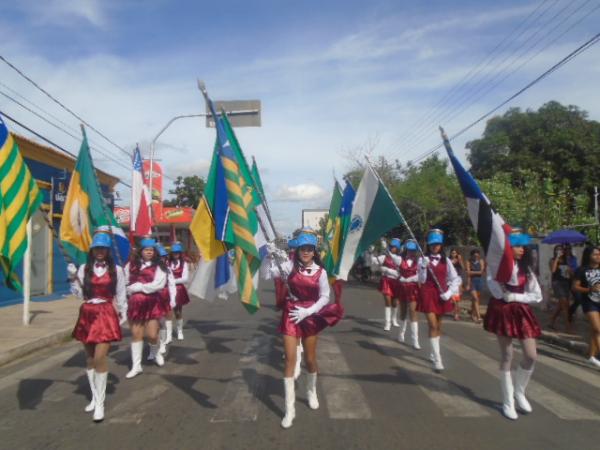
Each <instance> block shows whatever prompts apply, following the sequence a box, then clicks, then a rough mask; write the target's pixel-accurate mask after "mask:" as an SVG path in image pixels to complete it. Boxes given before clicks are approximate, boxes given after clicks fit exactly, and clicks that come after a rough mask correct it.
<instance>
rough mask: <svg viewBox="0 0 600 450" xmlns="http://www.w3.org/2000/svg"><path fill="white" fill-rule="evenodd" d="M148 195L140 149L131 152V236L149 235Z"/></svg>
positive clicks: (150, 230) (150, 223) (150, 224)
mask: <svg viewBox="0 0 600 450" xmlns="http://www.w3.org/2000/svg"><path fill="white" fill-rule="evenodd" d="M149 205H150V194H149V193H148V187H147V186H146V185H145V184H144V174H143V172H142V157H141V155H140V149H139V148H138V147H136V148H135V151H134V152H133V176H132V180H131V215H130V217H131V222H130V227H131V234H132V235H134V236H147V235H149V234H151V232H152V229H151V226H152V221H151V219H150V211H149V210H148V206H149Z"/></svg>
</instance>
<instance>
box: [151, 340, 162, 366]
mask: <svg viewBox="0 0 600 450" xmlns="http://www.w3.org/2000/svg"><path fill="white" fill-rule="evenodd" d="M159 350H160V344H150V354H149V355H148V360H154V362H155V363H156V365H157V366H159V367H162V366H164V365H165V359H164V357H163V355H162V354H161V353H160V352H159Z"/></svg>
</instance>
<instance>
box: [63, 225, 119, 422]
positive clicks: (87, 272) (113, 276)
mask: <svg viewBox="0 0 600 450" xmlns="http://www.w3.org/2000/svg"><path fill="white" fill-rule="evenodd" d="M111 241H112V240H111V237H110V235H109V234H107V233H96V234H95V235H94V237H93V239H92V244H91V246H90V251H89V254H88V259H87V262H86V263H85V264H82V265H81V266H80V267H79V269H77V268H76V267H75V265H74V264H72V263H71V264H69V265H68V266H67V272H68V273H69V279H70V281H71V292H72V293H73V294H74V295H76V296H77V297H79V298H81V299H83V301H84V302H83V303H82V305H81V308H80V310H79V318H78V319H77V323H76V324H75V328H74V329H73V337H74V338H75V339H77V340H78V341H80V342H81V343H82V344H83V346H84V349H85V353H86V374H87V378H88V381H89V383H90V390H91V391H92V401H91V402H90V404H89V405H87V406H86V407H85V411H86V412H92V411H93V412H94V415H93V418H94V421H95V422H100V421H102V420H103V419H104V399H105V397H106V380H107V377H108V363H107V357H106V356H107V354H108V350H109V348H110V343H111V342H118V341H120V340H121V325H120V323H121V322H124V321H125V319H126V317H127V297H126V291H125V275H124V273H123V269H122V268H121V267H119V266H117V265H115V263H114V261H113V259H112V257H111V255H110V247H111ZM115 299H116V303H117V308H118V309H119V315H120V317H121V320H119V316H118V315H117V311H116V310H115V305H114V304H113V302H114V301H115Z"/></svg>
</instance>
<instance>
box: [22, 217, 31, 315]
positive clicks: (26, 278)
mask: <svg viewBox="0 0 600 450" xmlns="http://www.w3.org/2000/svg"><path fill="white" fill-rule="evenodd" d="M26 230H27V249H26V250H25V255H24V258H23V325H25V326H27V325H29V321H30V314H29V301H30V300H31V237H32V232H31V217H30V218H29V220H28V221H27V228H26Z"/></svg>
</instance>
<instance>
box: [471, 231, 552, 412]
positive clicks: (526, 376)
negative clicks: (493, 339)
mask: <svg viewBox="0 0 600 450" xmlns="http://www.w3.org/2000/svg"><path fill="white" fill-rule="evenodd" d="M530 241H531V238H530V237H529V236H528V235H527V234H524V233H523V232H522V231H521V230H520V229H518V228H515V229H513V231H512V232H511V234H510V236H509V242H510V246H511V248H512V253H513V258H514V266H513V268H512V277H511V279H510V280H509V281H508V282H507V283H498V282H497V281H496V280H494V279H493V278H492V275H491V274H488V277H487V283H488V288H489V290H490V293H491V294H492V298H491V299H490V301H489V303H488V308H487V312H486V314H485V319H484V321H483V328H484V329H485V330H486V331H489V332H490V333H494V334H495V335H496V336H497V337H498V343H499V344H500V353H501V357H502V358H501V361H500V385H501V387H502V397H503V402H502V413H503V414H504V416H505V417H506V418H508V419H511V420H516V419H517V418H518V417H519V416H518V415H517V411H516V409H515V399H516V400H517V406H518V407H519V409H520V410H521V411H523V412H525V413H530V412H531V411H532V407H531V404H530V403H529V401H528V400H527V398H526V397H525V389H526V388H527V384H528V383H529V380H530V379H531V375H532V374H533V367H534V364H535V360H536V358H537V349H536V341H535V340H536V338H537V337H539V336H540V334H541V333H542V332H541V328H540V325H539V323H538V321H537V319H536V317H535V314H534V313H533V311H532V310H531V306H530V305H531V304H534V303H539V302H541V301H542V290H541V289H540V285H539V283H538V281H537V278H536V277H535V275H534V273H533V271H532V270H531V267H530V255H529V251H528V250H527V249H526V248H527V245H529V244H530ZM513 339H518V340H519V341H520V342H521V348H522V349H523V359H522V360H521V363H520V364H519V366H518V367H517V370H516V372H515V376H514V384H513V377H512V375H511V368H512V359H513Z"/></svg>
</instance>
